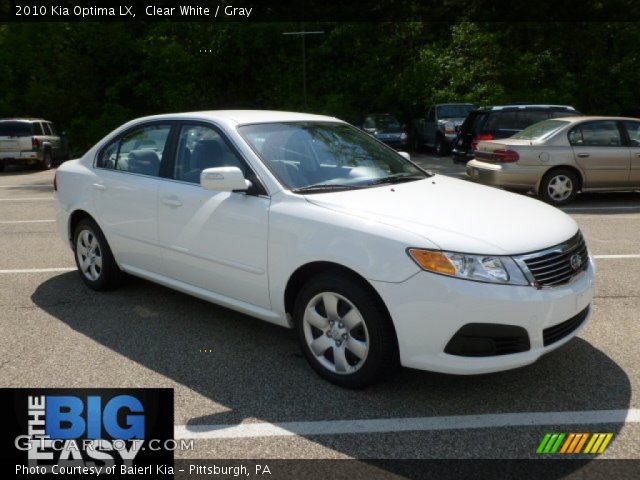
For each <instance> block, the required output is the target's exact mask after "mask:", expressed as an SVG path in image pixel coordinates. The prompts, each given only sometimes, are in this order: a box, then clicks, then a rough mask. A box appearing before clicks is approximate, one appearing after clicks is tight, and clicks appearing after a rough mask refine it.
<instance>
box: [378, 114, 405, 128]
mask: <svg viewBox="0 0 640 480" xmlns="http://www.w3.org/2000/svg"><path fill="white" fill-rule="evenodd" d="M373 120H374V122H375V124H376V127H378V128H384V129H396V130H399V129H400V122H399V121H398V120H397V119H396V118H395V117H393V116H391V115H377V116H374V117H373Z"/></svg>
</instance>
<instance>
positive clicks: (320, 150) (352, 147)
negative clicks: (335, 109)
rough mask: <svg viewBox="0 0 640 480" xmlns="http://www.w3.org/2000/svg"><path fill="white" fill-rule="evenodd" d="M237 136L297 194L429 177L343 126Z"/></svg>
mask: <svg viewBox="0 0 640 480" xmlns="http://www.w3.org/2000/svg"><path fill="white" fill-rule="evenodd" d="M238 131H239V132H240V134H241V135H242V136H243V137H244V139H245V140H246V141H247V143H248V144H249V145H250V146H251V147H252V148H253V149H254V151H255V152H256V153H257V154H258V155H259V156H260V157H261V158H262V160H263V161H264V162H265V163H266V165H267V166H268V167H269V168H270V169H271V171H272V172H273V173H274V174H275V175H276V176H277V177H278V179H279V180H280V182H281V183H282V184H283V185H285V186H286V187H287V188H289V189H291V190H293V191H297V190H304V191H308V192H313V191H314V190H317V191H321V190H325V191H326V190H339V189H351V188H363V187H370V186H374V185H381V184H384V183H396V182H398V181H412V180H421V179H423V178H426V177H427V174H426V173H425V172H423V171H422V170H420V169H419V168H418V167H416V166H415V165H413V164H412V163H411V162H409V161H408V160H406V159H405V158H403V157H401V156H400V155H398V154H397V153H396V152H394V151H393V150H391V149H390V148H388V147H386V146H384V145H382V144H381V143H380V142H378V141H377V140H374V139H373V138H372V137H371V136H369V135H367V134H365V133H363V132H362V131H360V130H359V129H357V128H354V127H352V126H351V125H347V124H344V123H329V122H291V123H262V124H256V125H244V126H241V127H239V128H238Z"/></svg>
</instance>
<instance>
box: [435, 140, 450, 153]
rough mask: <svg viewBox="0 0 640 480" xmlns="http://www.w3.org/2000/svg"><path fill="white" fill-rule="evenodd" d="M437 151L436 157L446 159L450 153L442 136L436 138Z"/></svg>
mask: <svg viewBox="0 0 640 480" xmlns="http://www.w3.org/2000/svg"><path fill="white" fill-rule="evenodd" d="M435 150H436V155H437V156H439V157H444V156H445V155H447V154H448V153H449V148H448V146H447V143H446V142H445V141H444V139H443V138H442V137H440V136H438V137H437V138H436V146H435Z"/></svg>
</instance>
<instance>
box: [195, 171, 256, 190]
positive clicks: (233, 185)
mask: <svg viewBox="0 0 640 480" xmlns="http://www.w3.org/2000/svg"><path fill="white" fill-rule="evenodd" d="M200 185H201V186H202V188H204V189H205V190H213V191H215V192H233V191H245V190H248V189H249V188H251V186H252V185H251V182H250V181H249V180H247V179H246V178H244V175H243V173H242V170H240V169H239V168H238V167H217V168H205V169H204V170H203V171H202V172H201V173H200Z"/></svg>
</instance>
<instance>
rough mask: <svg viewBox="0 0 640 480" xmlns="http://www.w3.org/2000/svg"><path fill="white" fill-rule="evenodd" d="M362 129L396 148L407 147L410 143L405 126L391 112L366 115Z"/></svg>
mask: <svg viewBox="0 0 640 480" xmlns="http://www.w3.org/2000/svg"><path fill="white" fill-rule="evenodd" d="M362 129H363V130H364V131H365V132H367V133H369V134H371V135H373V136H374V137H375V138H376V139H378V140H380V141H381V142H383V143H386V144H387V145H389V146H390V147H392V148H395V149H396V150H401V149H406V148H407V146H408V144H409V139H408V137H407V132H405V128H404V127H403V126H402V125H401V124H400V122H399V121H398V119H397V118H396V117H394V116H393V115H391V114H390V113H373V114H369V115H366V116H365V117H364V120H363V121H362Z"/></svg>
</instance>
